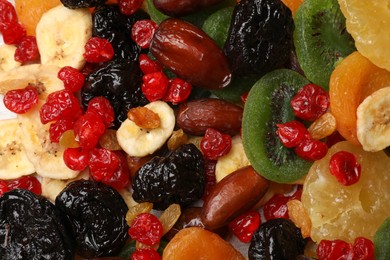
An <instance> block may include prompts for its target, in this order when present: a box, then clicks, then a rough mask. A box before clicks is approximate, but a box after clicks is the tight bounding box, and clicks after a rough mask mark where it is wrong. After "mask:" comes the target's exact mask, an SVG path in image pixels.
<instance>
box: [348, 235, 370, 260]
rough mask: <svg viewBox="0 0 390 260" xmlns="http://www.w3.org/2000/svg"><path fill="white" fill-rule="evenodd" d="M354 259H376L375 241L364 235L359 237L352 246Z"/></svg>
mask: <svg viewBox="0 0 390 260" xmlns="http://www.w3.org/2000/svg"><path fill="white" fill-rule="evenodd" d="M352 249H353V260H374V258H375V257H374V243H373V242H372V241H371V240H369V239H367V238H364V237H357V238H356V239H355V241H354V243H353V246H352Z"/></svg>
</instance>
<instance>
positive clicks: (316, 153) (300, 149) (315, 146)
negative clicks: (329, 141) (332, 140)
mask: <svg viewBox="0 0 390 260" xmlns="http://www.w3.org/2000/svg"><path fill="white" fill-rule="evenodd" d="M327 152H328V146H327V145H326V144H325V143H323V142H321V141H319V140H313V139H310V138H308V139H304V140H303V141H302V142H301V143H299V144H298V146H297V147H295V153H296V154H297V155H298V156H299V157H301V158H302V159H304V160H306V161H316V160H320V159H322V158H323V157H324V156H325V155H326V153H327Z"/></svg>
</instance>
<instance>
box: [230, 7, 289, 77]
mask: <svg viewBox="0 0 390 260" xmlns="http://www.w3.org/2000/svg"><path fill="white" fill-rule="evenodd" d="M293 31H294V22H293V19H292V15H291V11H290V10H289V9H288V8H287V7H286V6H285V5H284V4H283V3H282V1H279V0H242V1H240V2H239V4H237V5H236V7H235V9H234V12H233V17H232V20H231V24H230V27H229V33H228V38H227V40H226V42H225V45H224V52H225V54H226V56H227V57H228V59H229V63H230V66H231V69H232V70H233V72H234V73H235V74H236V75H241V76H247V75H254V74H257V75H263V74H265V73H266V72H269V71H271V70H274V69H276V68H280V67H282V66H283V65H284V64H285V63H286V62H287V61H288V60H289V57H290V52H291V51H292V49H293Z"/></svg>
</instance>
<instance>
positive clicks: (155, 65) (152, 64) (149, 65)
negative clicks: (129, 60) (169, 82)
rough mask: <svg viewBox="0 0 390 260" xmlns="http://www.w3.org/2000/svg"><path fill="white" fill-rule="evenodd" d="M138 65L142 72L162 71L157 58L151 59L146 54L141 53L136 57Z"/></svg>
mask: <svg viewBox="0 0 390 260" xmlns="http://www.w3.org/2000/svg"><path fill="white" fill-rule="evenodd" d="M138 61H139V67H140V69H141V71H142V73H144V74H149V73H153V72H162V71H163V68H162V66H161V64H160V62H158V61H157V60H152V59H151V58H149V56H148V55H146V54H143V53H141V54H140V55H139V57H138Z"/></svg>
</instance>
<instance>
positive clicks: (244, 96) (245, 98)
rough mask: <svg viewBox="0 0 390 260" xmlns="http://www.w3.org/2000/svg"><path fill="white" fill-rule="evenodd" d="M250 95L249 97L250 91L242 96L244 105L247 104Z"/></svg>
mask: <svg viewBox="0 0 390 260" xmlns="http://www.w3.org/2000/svg"><path fill="white" fill-rule="evenodd" d="M248 95H249V91H248V92H245V93H244V94H242V95H241V96H240V99H241V101H242V103H245V102H246V100H247V99H248Z"/></svg>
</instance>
